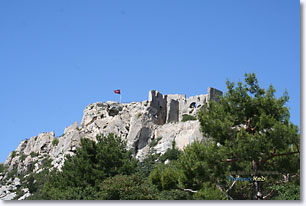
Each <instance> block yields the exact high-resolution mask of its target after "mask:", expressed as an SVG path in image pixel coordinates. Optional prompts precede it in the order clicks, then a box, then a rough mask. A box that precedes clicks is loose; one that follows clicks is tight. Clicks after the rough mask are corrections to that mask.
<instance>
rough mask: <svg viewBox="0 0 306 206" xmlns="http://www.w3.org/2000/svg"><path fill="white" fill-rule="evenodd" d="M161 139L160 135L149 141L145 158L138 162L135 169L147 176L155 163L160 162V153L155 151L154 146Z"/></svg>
mask: <svg viewBox="0 0 306 206" xmlns="http://www.w3.org/2000/svg"><path fill="white" fill-rule="evenodd" d="M161 139H162V137H158V138H156V139H153V140H152V141H151V142H150V143H149V152H148V155H147V156H146V158H145V159H144V160H143V161H142V162H138V166H137V171H138V172H139V173H141V174H144V176H148V175H149V174H150V172H151V171H152V170H153V169H154V167H155V165H156V163H158V162H160V154H157V153H156V150H155V149H154V147H155V146H156V145H157V144H158V142H159V141H160V140H161Z"/></svg>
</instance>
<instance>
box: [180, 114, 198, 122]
mask: <svg viewBox="0 0 306 206" xmlns="http://www.w3.org/2000/svg"><path fill="white" fill-rule="evenodd" d="M190 120H197V118H196V117H194V116H192V115H189V114H184V115H183V119H182V122H187V121H190Z"/></svg>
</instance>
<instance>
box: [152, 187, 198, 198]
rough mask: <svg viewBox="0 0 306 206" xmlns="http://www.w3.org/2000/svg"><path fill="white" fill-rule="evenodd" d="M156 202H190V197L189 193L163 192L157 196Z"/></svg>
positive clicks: (175, 190)
mask: <svg viewBox="0 0 306 206" xmlns="http://www.w3.org/2000/svg"><path fill="white" fill-rule="evenodd" d="M157 199H158V200H192V199H193V198H192V195H191V194H190V193H189V192H185V191H181V190H178V189H171V190H163V191H161V192H159V194H158V198H157Z"/></svg>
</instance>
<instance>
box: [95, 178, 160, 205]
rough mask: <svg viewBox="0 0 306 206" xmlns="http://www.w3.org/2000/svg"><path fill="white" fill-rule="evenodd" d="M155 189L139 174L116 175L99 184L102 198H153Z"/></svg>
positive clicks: (155, 197)
mask: <svg viewBox="0 0 306 206" xmlns="http://www.w3.org/2000/svg"><path fill="white" fill-rule="evenodd" d="M156 194H157V189H156V188H155V187H154V186H153V185H152V184H150V182H149V181H147V180H146V179H145V178H143V177H142V176H141V175H140V174H133V175H116V176H114V177H110V178H108V179H106V180H105V181H103V182H102V183H101V184H100V192H99V197H100V199H103V200H154V199H157V196H156Z"/></svg>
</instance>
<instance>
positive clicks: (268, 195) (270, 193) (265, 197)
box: [262, 190, 274, 199]
mask: <svg viewBox="0 0 306 206" xmlns="http://www.w3.org/2000/svg"><path fill="white" fill-rule="evenodd" d="M273 193H274V190H272V191H271V192H269V193H268V194H267V195H266V196H264V197H263V198H262V199H267V198H268V197H270V196H271V195H272V194H273Z"/></svg>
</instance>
